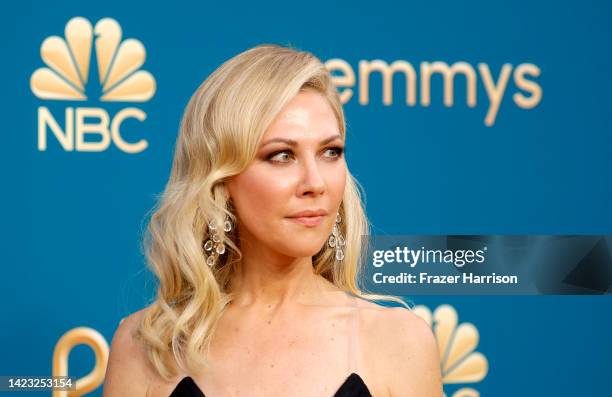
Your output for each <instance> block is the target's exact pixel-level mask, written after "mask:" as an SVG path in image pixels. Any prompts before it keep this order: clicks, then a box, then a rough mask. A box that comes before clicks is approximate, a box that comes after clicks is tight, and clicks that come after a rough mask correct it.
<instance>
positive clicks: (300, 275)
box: [230, 241, 330, 308]
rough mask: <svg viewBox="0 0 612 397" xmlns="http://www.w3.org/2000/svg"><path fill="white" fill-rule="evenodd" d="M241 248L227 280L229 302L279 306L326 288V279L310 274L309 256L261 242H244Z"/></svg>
mask: <svg viewBox="0 0 612 397" xmlns="http://www.w3.org/2000/svg"><path fill="white" fill-rule="evenodd" d="M243 243H244V241H243ZM241 251H242V254H243V255H242V261H241V263H240V264H239V266H237V269H236V273H235V274H234V275H233V277H232V281H231V288H230V290H231V291H232V292H233V293H234V299H233V300H232V304H236V305H237V306H265V307H268V308H270V307H281V306H285V305H290V304H292V303H296V302H298V301H301V300H305V299H307V298H308V297H310V296H312V295H314V294H317V293H318V291H321V290H323V289H329V288H330V283H329V282H328V281H327V280H325V279H324V278H323V277H322V276H319V275H317V274H315V273H314V270H313V266H312V257H311V256H309V257H302V258H295V257H290V256H287V255H284V254H281V253H279V252H277V251H272V250H270V249H269V248H266V247H264V246H263V244H248V243H245V244H242V247H241Z"/></svg>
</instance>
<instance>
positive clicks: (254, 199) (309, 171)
mask: <svg viewBox="0 0 612 397" xmlns="http://www.w3.org/2000/svg"><path fill="white" fill-rule="evenodd" d="M343 149H344V141H343V139H342V137H341V136H340V133H339V128H338V120H337V119H336V117H335V115H334V112H333V110H332V108H331V106H330V105H329V103H328V102H327V100H326V99H325V97H324V96H322V95H321V94H319V93H316V92H313V91H301V92H300V93H299V94H298V95H296V96H295V97H294V98H293V99H292V100H291V101H290V102H289V103H288V104H287V106H286V107H285V108H284V109H283V110H282V111H281V112H280V113H279V114H278V115H277V116H276V117H275V119H274V120H273V121H272V123H271V125H270V126H269V127H268V129H267V130H266V131H265V133H264V136H263V139H262V141H261V144H260V146H259V148H258V151H257V154H256V157H255V159H254V160H253V162H252V163H251V164H250V165H249V166H248V167H247V168H246V169H245V170H244V171H243V172H242V173H240V174H239V175H236V176H234V177H232V178H230V179H229V180H228V182H227V187H228V191H229V194H230V196H231V197H232V200H233V202H234V207H235V208H236V213H237V216H238V221H239V232H240V239H241V241H242V242H243V244H245V243H246V244H249V246H250V247H259V248H264V247H265V248H268V249H272V250H274V251H277V252H278V253H280V254H283V255H287V256H290V257H307V256H312V255H314V254H316V253H317V252H318V251H319V250H320V249H321V247H322V246H323V244H325V243H326V240H327V237H328V236H329V234H330V233H331V229H332V226H333V224H334V222H335V221H336V214H337V212H338V209H339V207H340V203H341V201H342V197H343V194H344V186H345V181H346V173H347V168H346V162H345V159H344V154H343ZM306 210H315V211H316V210H323V211H324V212H325V215H323V216H322V217H320V218H319V221H318V222H317V219H316V218H310V219H304V220H303V222H300V221H299V220H296V219H295V218H291V217H292V216H293V215H295V214H296V213H298V212H301V211H306Z"/></svg>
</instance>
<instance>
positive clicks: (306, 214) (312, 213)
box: [289, 208, 327, 218]
mask: <svg viewBox="0 0 612 397" xmlns="http://www.w3.org/2000/svg"><path fill="white" fill-rule="evenodd" d="M324 215H327V211H325V210H324V209H323V208H317V209H308V210H304V211H300V212H296V213H295V214H293V215H289V218H302V217H309V216H324Z"/></svg>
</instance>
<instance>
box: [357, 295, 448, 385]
mask: <svg viewBox="0 0 612 397" xmlns="http://www.w3.org/2000/svg"><path fill="white" fill-rule="evenodd" d="M359 307H360V308H362V309H369V310H360V313H361V315H360V317H361V323H362V327H363V328H362V329H363V338H364V341H365V343H366V349H367V350H366V351H367V354H368V355H369V357H370V358H372V359H374V361H375V362H376V364H374V370H375V373H376V374H377V375H378V376H380V377H384V378H386V384H387V388H388V392H389V395H390V396H392V397H395V396H432V397H433V396H435V397H437V396H442V395H443V392H442V379H441V378H442V375H441V368H440V356H439V352H438V346H437V342H436V339H435V337H434V334H433V332H432V330H431V328H430V327H429V325H428V324H427V323H426V322H425V321H424V320H423V319H422V318H420V317H419V316H417V315H416V314H414V313H413V312H412V311H410V310H409V309H407V308H404V307H386V306H381V305H378V304H376V303H373V302H368V301H365V300H362V301H361V302H360V303H359Z"/></svg>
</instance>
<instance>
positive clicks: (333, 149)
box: [325, 146, 344, 159]
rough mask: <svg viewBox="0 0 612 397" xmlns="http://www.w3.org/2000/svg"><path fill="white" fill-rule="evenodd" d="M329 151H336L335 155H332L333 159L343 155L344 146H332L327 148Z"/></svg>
mask: <svg viewBox="0 0 612 397" xmlns="http://www.w3.org/2000/svg"><path fill="white" fill-rule="evenodd" d="M325 151H326V152H327V151H332V153H335V155H334V156H332V157H331V158H332V159H338V158H340V157H342V153H343V152H344V148H343V147H340V146H335V147H331V148H328V149H326V150H325Z"/></svg>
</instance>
